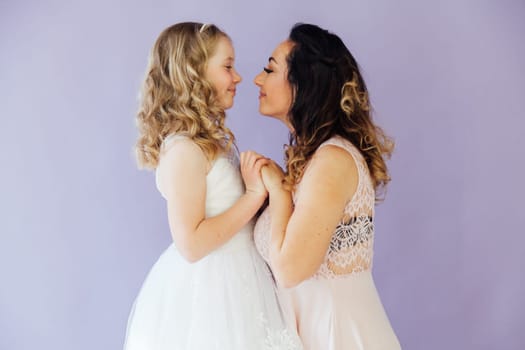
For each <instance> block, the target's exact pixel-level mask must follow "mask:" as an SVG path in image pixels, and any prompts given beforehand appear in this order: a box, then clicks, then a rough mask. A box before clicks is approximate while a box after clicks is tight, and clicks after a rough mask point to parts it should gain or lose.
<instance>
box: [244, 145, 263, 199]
mask: <svg viewBox="0 0 525 350" xmlns="http://www.w3.org/2000/svg"><path fill="white" fill-rule="evenodd" d="M269 163H270V160H269V159H268V158H266V157H264V156H262V155H260V154H259V153H257V152H254V151H246V152H242V153H241V174H242V178H243V180H244V184H245V185H246V193H254V194H256V195H259V196H261V197H263V198H266V196H267V195H268V191H267V190H266V187H265V186H264V183H263V181H262V176H261V168H262V167H263V166H265V165H266V164H269Z"/></svg>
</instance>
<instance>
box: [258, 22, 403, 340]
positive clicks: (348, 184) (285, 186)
mask: <svg viewBox="0 0 525 350" xmlns="http://www.w3.org/2000/svg"><path fill="white" fill-rule="evenodd" d="M255 84H256V85H257V86H258V87H259V88H260V96H259V100H260V105H259V110H260V112H261V114H263V115H267V116H272V117H275V118H277V119H279V120H281V121H282V122H283V123H284V124H286V125H287V127H288V128H289V129H290V145H289V146H288V148H287V150H286V170H287V171H286V174H284V173H283V172H282V170H281V169H280V168H279V167H278V166H277V165H275V163H271V164H270V165H267V166H265V167H263V168H262V177H263V181H264V184H265V186H266V189H267V190H268V192H269V198H270V201H269V206H268V208H267V209H266V210H265V211H264V212H263V214H262V215H261V217H260V218H259V220H258V222H257V224H256V228H255V241H256V245H257V248H258V250H259V252H260V253H261V255H262V256H263V257H264V259H265V260H266V261H267V262H268V263H269V265H270V267H271V269H272V272H273V274H274V276H275V279H276V281H277V284H278V288H279V291H280V297H281V302H282V304H283V307H284V311H285V314H286V316H287V317H288V321H289V322H291V324H293V325H294V326H296V327H297V330H298V332H299V335H300V336H301V339H302V341H303V344H304V347H305V349H310V350H313V349H316V350H318V349H332V350H335V349H337V350H343V349H344V350H347V349H366V350H372V349H382V350H385V349H399V348H400V345H399V342H398V340H397V337H396V335H395V334H394V332H393V330H392V328H391V326H390V323H389V321H388V318H387V316H386V313H385V311H384V309H383V306H382V304H381V301H380V299H379V297H378V294H377V291H376V288H375V285H374V281H373V279H372V274H371V267H372V252H373V251H372V249H373V240H374V226H373V218H374V205H375V201H376V200H377V199H378V198H377V197H376V193H377V191H378V190H381V189H383V188H384V187H385V186H386V184H387V183H388V182H389V181H390V177H389V175H388V171H387V166H386V164H385V158H387V157H389V156H390V154H391V152H392V148H393V143H392V141H391V140H390V139H389V138H388V137H386V136H385V134H384V133H383V132H382V130H381V129H380V128H379V127H377V126H376V125H375V124H374V123H373V122H372V118H371V115H370V103H369V99H368V93H367V89H366V86H365V83H364V81H363V78H362V76H361V73H360V71H359V69H358V66H357V62H356V61H355V59H354V58H353V56H352V54H351V53H350V52H349V51H348V49H347V48H346V46H345V45H344V43H343V42H342V41H341V39H339V38H338V37H337V36H336V35H334V34H331V33H329V32H328V31H326V30H323V29H321V28H319V27H317V26H314V25H309V24H299V25H296V26H295V27H294V28H293V29H292V30H291V32H290V36H289V38H288V39H287V40H285V41H284V42H282V43H281V44H280V45H279V46H277V48H276V49H275V51H274V52H273V54H272V56H271V57H270V58H269V60H268V66H267V67H265V68H264V71H263V72H261V73H260V74H259V75H257V77H256V78H255Z"/></svg>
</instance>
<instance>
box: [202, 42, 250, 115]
mask: <svg viewBox="0 0 525 350" xmlns="http://www.w3.org/2000/svg"><path fill="white" fill-rule="evenodd" d="M234 62H235V52H234V50H233V46H232V44H231V41H230V40H229V39H228V38H225V37H222V38H221V39H220V40H219V42H218V43H217V48H216V50H215V53H214V54H213V56H211V57H210V59H209V61H208V66H207V70H206V78H207V79H208V80H209V81H210V82H211V83H212V85H213V87H214V88H215V91H216V92H217V96H218V98H219V101H220V103H221V106H222V107H223V108H224V109H228V108H230V107H231V106H233V98H234V97H235V89H236V86H237V84H239V83H240V82H241V76H240V75H239V73H237V71H236V70H235V68H234V67H233V64H234Z"/></svg>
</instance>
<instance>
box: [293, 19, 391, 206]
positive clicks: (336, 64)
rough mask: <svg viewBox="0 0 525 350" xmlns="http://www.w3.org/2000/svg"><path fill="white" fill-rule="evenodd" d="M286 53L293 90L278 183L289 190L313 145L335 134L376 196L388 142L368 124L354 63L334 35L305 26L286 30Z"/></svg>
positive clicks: (384, 175)
mask: <svg viewBox="0 0 525 350" xmlns="http://www.w3.org/2000/svg"><path fill="white" fill-rule="evenodd" d="M289 40H290V41H291V42H292V43H293V47H292V49H291V51H290V53H289V55H288V57H287V61H288V62H287V63H288V81H289V83H290V85H291V87H292V91H293V103H292V106H291V108H290V112H289V121H290V124H291V125H292V127H293V131H292V132H291V133H290V144H289V145H288V146H287V148H286V153H285V160H286V170H287V171H286V175H285V178H284V185H285V186H286V188H288V189H290V190H294V189H295V187H296V185H297V184H298V183H299V182H300V181H301V178H302V176H303V173H304V170H305V167H306V165H307V164H308V162H309V161H310V159H311V158H312V156H313V154H314V153H315V151H316V150H317V149H318V148H319V146H320V145H321V144H322V143H323V142H325V141H326V140H328V139H330V138H331V137H333V136H335V135H339V136H341V137H343V138H345V139H347V140H349V141H350V142H351V143H352V144H353V145H354V146H355V147H357V148H358V149H359V151H360V152H361V154H362V155H363V158H364V159H365V161H366V163H367V166H368V169H369V172H370V176H371V178H372V183H373V185H374V189H375V191H376V200H377V201H381V200H382V199H383V194H384V190H385V188H386V185H387V184H388V182H390V175H389V173H388V168H387V165H386V161H385V160H386V159H388V158H389V157H390V155H391V154H392V151H393V148H394V142H393V140H392V139H391V138H389V137H388V136H387V135H386V134H385V133H384V132H383V130H382V129H381V128H380V127H379V126H377V125H375V124H374V122H373V121H372V115H371V106H370V101H369V95H368V91H367V88H366V85H365V82H364V80H363V77H362V75H361V73H360V71H359V68H358V65H357V62H356V61H355V59H354V57H353V56H352V54H351V53H350V51H349V50H348V49H347V48H346V46H345V45H344V43H343V42H342V41H341V39H340V38H339V37H337V36H336V35H334V34H332V33H330V32H328V31H326V30H324V29H321V28H319V27H317V26H315V25H311V24H298V25H296V26H294V27H293V28H292V31H291V32H290V36H289Z"/></svg>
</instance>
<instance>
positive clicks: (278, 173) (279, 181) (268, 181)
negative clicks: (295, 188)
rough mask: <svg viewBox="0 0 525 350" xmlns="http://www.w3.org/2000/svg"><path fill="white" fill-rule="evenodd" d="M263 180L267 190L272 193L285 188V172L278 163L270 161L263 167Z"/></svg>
mask: <svg viewBox="0 0 525 350" xmlns="http://www.w3.org/2000/svg"><path fill="white" fill-rule="evenodd" d="M261 173H262V180H263V183H264V186H265V187H266V190H267V191H268V192H270V193H272V192H274V191H281V190H282V189H283V179H284V172H283V170H282V169H281V167H280V166H279V165H277V163H275V162H274V161H268V163H267V164H266V165H265V166H264V167H263V168H262V169H261Z"/></svg>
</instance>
